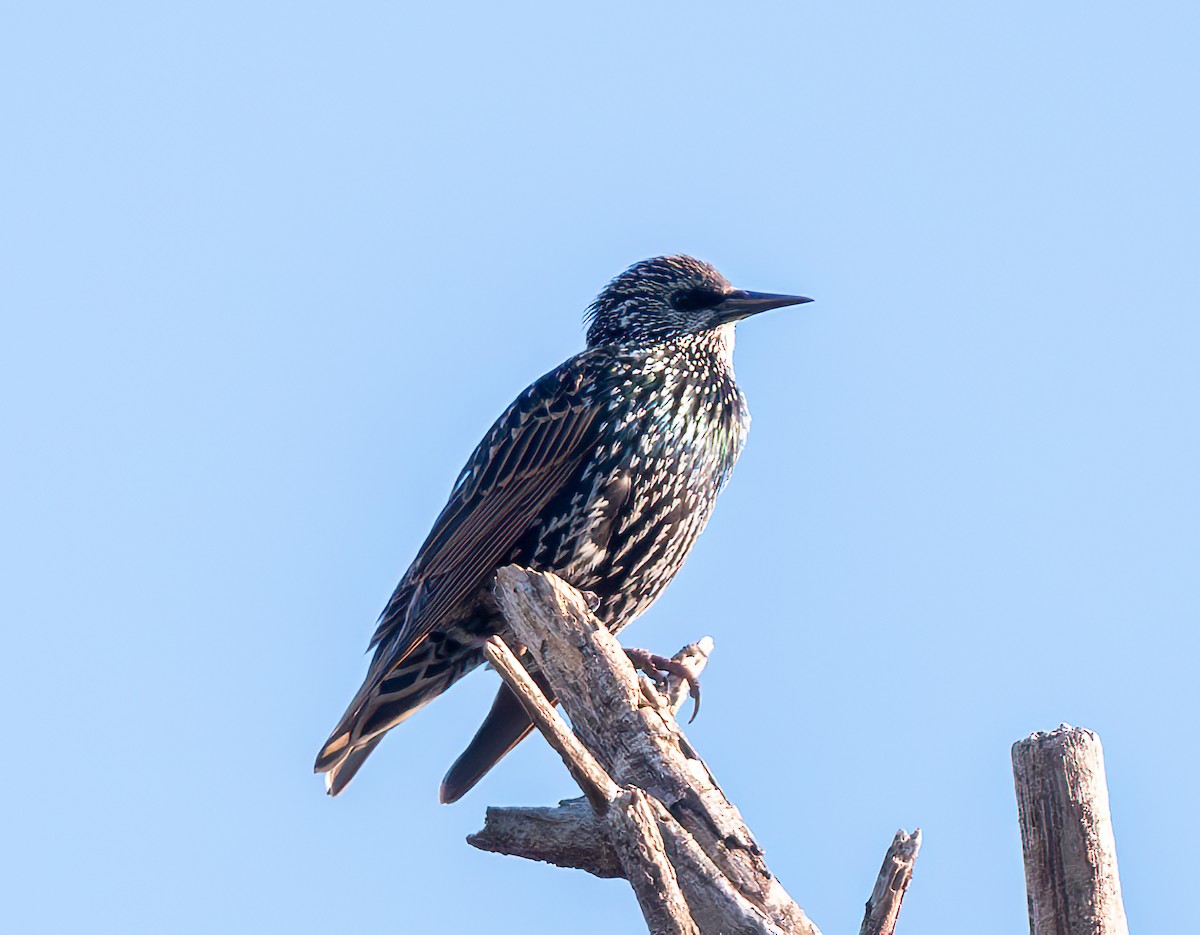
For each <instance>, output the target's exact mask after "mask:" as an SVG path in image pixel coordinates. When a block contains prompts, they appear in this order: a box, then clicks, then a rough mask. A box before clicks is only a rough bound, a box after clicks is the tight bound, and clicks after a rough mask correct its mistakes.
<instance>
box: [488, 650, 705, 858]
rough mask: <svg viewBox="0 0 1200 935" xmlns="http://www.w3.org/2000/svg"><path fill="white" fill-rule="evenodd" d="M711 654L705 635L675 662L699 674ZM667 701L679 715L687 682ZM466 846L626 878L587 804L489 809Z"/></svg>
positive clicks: (678, 682)
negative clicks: (480, 825)
mask: <svg viewBox="0 0 1200 935" xmlns="http://www.w3.org/2000/svg"><path fill="white" fill-rule="evenodd" d="M712 651H713V641H712V638H711V637H708V636H706V637H704V638H703V639H701V640H699V641H698V642H695V643H689V644H688V645H687V646H685V647H683V649H681V650H679V652H677V653H675V655H674V656H672V657H671V658H672V659H674V660H675V661H676V662H682V663H684V664H685V665H687V666H688V667H689V668H690V669H691V670H692V671H693V672H695V673H696V674H697V675H698V674H700V672H702V671H703V670H704V667H705V665H707V664H708V658H709V656H710V655H711V654H712ZM666 698H667V704H668V705H669V706H670V708H671V713H672V714H677V713H678V712H679V709H680V708H681V707H683V705H684V704H685V703H687V701H688V684H687V682H686V681H684V680H683V679H680V678H678V677H676V676H674V675H670V676H668V677H667V691H666ZM467 843H469V844H471V845H472V846H473V847H477V848H479V849H480V850H483V851H491V852H493V853H496V854H510V855H512V856H515V857H525V858H527V859H529V860H540V861H543V862H545V863H549V864H554V865H555V866H558V867H571V868H574V869H576V870H586V871H587V872H588V873H590V874H592V875H593V876H597V877H604V878H610V877H620V876H622V873H621V864H620V861H619V860H618V859H617V855H616V852H614V851H613V849H612V848H611V847H610V846H609V843H608V841H607V840H606V839H605V836H604V823H603V822H602V821H601V820H600V819H599V817H597V815H596V813H595V811H593V810H592V807H591V806H590V805H589V804H588V803H587V800H586V799H565V800H564V801H562V802H559V803H558V805H557V806H508V807H505V808H496V807H494V806H493V807H489V808H488V810H487V814H486V815H485V817H484V821H483V828H482V829H481V830H479V831H477V832H476V833H475V834H472V835H470V836H469V837H468V838H467ZM668 844H669V845H670V844H671V842H670V841H669V840H668ZM701 853H702V852H701Z"/></svg>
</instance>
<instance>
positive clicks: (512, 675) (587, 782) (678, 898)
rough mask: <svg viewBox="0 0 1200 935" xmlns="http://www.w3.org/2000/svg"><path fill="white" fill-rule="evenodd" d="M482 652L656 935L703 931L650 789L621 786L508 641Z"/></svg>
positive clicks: (489, 645) (495, 638)
mask: <svg viewBox="0 0 1200 935" xmlns="http://www.w3.org/2000/svg"><path fill="white" fill-rule="evenodd" d="M483 652H484V655H485V656H487V658H488V661H489V662H491V664H492V665H493V666H494V667H495V669H496V671H497V672H499V673H500V677H501V678H502V679H504V682H505V684H506V685H508V687H509V688H510V689H512V690H513V692H514V693H515V694H516V696H517V698H518V699H519V700H520V702H521V705H522V706H523V707H524V708H525V711H526V713H527V714H528V715H529V717H530V719H531V720H532V721H533V723H534V724H536V725H537V727H538V729H539V730H540V731H541V732H542V734H543V736H545V738H546V740H547V741H549V743H550V746H552V747H553V748H554V749H555V751H557V752H558V755H559V756H561V757H562V761H563V763H564V764H565V765H566V767H567V769H568V770H569V771H570V773H571V775H572V776H573V777H574V778H575V781H576V782H577V783H578V784H579V787H580V789H582V790H583V793H584V796H585V797H586V798H587V801H588V803H589V804H590V806H591V808H592V810H593V812H594V813H595V815H596V816H597V817H598V818H599V821H600V826H601V830H602V834H603V838H604V840H605V842H606V843H607V844H608V848H609V850H610V851H611V852H612V853H614V854H615V855H616V859H617V863H618V864H619V865H620V868H621V876H623V877H625V879H627V880H628V881H629V883H630V885H631V886H632V887H633V892H634V895H635V896H637V900H638V905H639V906H640V907H641V909H642V915H643V917H644V918H645V920H646V925H647V927H648V928H649V930H650V932H651V935H700V930H699V929H698V928H697V927H696V923H695V922H694V921H693V920H692V916H691V913H690V911H689V910H688V905H687V900H686V899H684V896H683V892H682V891H681V890H680V888H679V881H678V880H677V878H676V876H675V868H674V867H673V866H672V865H671V861H670V858H668V857H667V854H666V849H665V847H664V845H663V840H662V835H661V833H660V832H659V829H658V822H657V821H656V819H655V816H654V811H653V809H652V808H651V806H650V804H649V802H648V801H647V798H646V795H645V793H643V792H642V791H641V790H640V789H620V788H618V787H617V785H616V784H615V783H614V782H613V781H612V779H611V778H609V775H608V773H606V772H605V771H604V768H603V767H602V766H601V765H600V764H599V763H598V762H597V761H596V758H595V757H593V756H592V754H591V753H590V752H589V751H588V750H587V749H586V748H585V747H584V746H583V745H582V744H581V743H580V742H579V740H578V738H576V736H575V735H574V734H573V733H571V729H570V728H569V727H567V725H566V723H565V722H564V721H563V719H562V718H561V717H560V716H559V714H558V712H557V711H556V710H554V705H552V704H551V703H550V701H549V700H548V699H547V698H546V696H545V695H543V694H542V691H541V689H540V688H538V686H537V683H536V682H535V681H534V680H533V679H532V678H531V677H530V675H529V672H528V671H526V669H525V667H524V666H523V665H522V664H521V661H520V660H519V659H517V657H516V656H515V655H514V654H513V652H512V650H511V649H509V648H508V646H507V645H506V644H505V642H504V640H502V639H501V638H500V637H498V636H493V637H492V638H491V639H489V640H488V641H487V643H485V644H484V647H483ZM468 840H470V839H468Z"/></svg>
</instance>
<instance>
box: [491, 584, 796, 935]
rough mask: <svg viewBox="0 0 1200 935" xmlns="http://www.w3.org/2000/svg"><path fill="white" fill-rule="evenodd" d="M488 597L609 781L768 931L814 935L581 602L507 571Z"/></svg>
mask: <svg viewBox="0 0 1200 935" xmlns="http://www.w3.org/2000/svg"><path fill="white" fill-rule="evenodd" d="M495 590H496V595H497V598H498V600H499V602H500V606H501V608H502V609H503V611H504V614H505V618H506V621H507V622H508V624H509V626H510V627H511V628H512V630H513V632H514V634H515V636H516V638H517V639H518V640H520V642H521V643H522V644H523V645H524V646H526V647H527V649H528V650H529V652H530V653H531V655H532V656H533V658H534V660H535V661H536V662H537V664H538V665H539V667H540V668H541V670H542V671H543V673H545V675H546V677H547V679H548V680H549V682H550V685H551V686H552V687H553V689H554V691H555V694H556V695H557V696H558V698H559V700H560V702H561V704H562V706H563V708H564V709H565V710H566V712H567V714H568V715H569V716H570V718H571V724H572V726H573V727H574V729H575V733H576V734H577V735H578V736H579V739H580V740H581V741H582V742H583V745H584V746H585V747H586V748H588V749H589V750H590V751H591V752H592V753H593V754H594V755H595V757H596V759H597V760H598V761H599V762H600V764H601V765H602V767H603V768H604V769H605V771H606V772H607V773H608V775H609V776H611V777H612V779H613V780H614V781H615V782H616V783H617V784H618V785H621V786H625V787H634V788H638V789H641V790H643V791H645V792H646V793H647V794H648V795H649V796H651V797H652V798H653V799H656V800H657V801H658V802H660V803H662V805H663V806H665V809H666V811H667V812H668V813H669V815H670V817H671V818H672V819H673V820H674V821H675V822H677V823H678V825H679V826H681V828H682V830H683V831H685V832H686V833H687V835H688V836H689V837H690V838H691V839H693V840H694V842H695V844H696V845H697V846H698V850H699V852H700V853H702V854H703V855H704V857H705V859H706V860H707V861H709V862H710V863H711V864H712V865H713V866H714V867H715V869H716V871H717V875H718V876H720V877H723V878H725V879H726V880H727V881H728V883H729V884H730V886H731V888H732V890H733V891H735V892H736V893H737V894H738V895H739V896H740V898H742V899H743V900H744V901H746V902H747V903H748V904H749V905H750V906H751V907H752V908H753V909H754V910H755V912H756V913H757V914H759V915H760V916H761V917H765V919H766V920H769V923H768V924H769V925H771V926H772V927H773V928H775V929H777V930H779V931H783V932H789V933H799V935H819V930H818V929H817V927H816V926H815V925H814V924H813V923H812V922H811V921H810V920H809V919H808V917H807V916H806V915H805V914H804V911H803V910H802V909H801V908H800V907H799V906H798V905H797V904H796V903H795V902H794V901H793V900H792V899H791V897H790V896H788V894H787V893H786V891H785V890H784V889H783V887H782V886H781V885H780V883H779V881H778V880H777V879H776V878H775V876H774V875H773V874H772V873H771V872H770V870H769V869H768V868H767V866H766V862H765V861H764V859H763V854H762V849H761V848H760V847H759V846H758V843H757V842H756V841H755V840H754V837H753V835H752V834H751V833H750V830H749V829H748V828H747V827H746V825H745V822H744V821H743V820H742V818H741V815H740V814H739V813H738V811H737V809H736V808H734V806H733V805H732V804H731V803H730V802H729V801H728V799H726V798H725V795H724V793H723V792H722V791H721V789H720V787H719V786H718V785H717V783H716V780H715V779H714V778H713V777H712V775H711V773H710V772H709V771H708V768H707V767H706V766H705V764H704V762H703V761H702V760H701V759H700V758H699V757H698V756H697V755H696V754H695V751H694V750H692V748H691V746H690V744H688V742H687V741H686V739H685V738H684V737H683V734H682V733H681V731H680V729H679V726H678V724H676V722H675V719H674V717H673V716H672V715H671V713H670V710H669V708H668V707H667V706H666V705H662V704H656V703H654V702H653V701H651V700H649V699H647V697H646V696H645V692H644V690H643V688H642V683H641V681H640V680H639V678H638V676H637V673H636V672H635V671H634V669H633V666H632V664H631V663H630V662H629V660H628V658H627V657H626V655H625V653H624V651H623V650H622V649H621V646H620V644H619V643H618V642H617V641H616V638H615V637H614V636H613V635H612V634H611V633H609V632H608V630H607V629H606V628H605V627H604V626H603V625H602V624H600V623H599V621H597V620H596V619H595V618H594V617H593V616H592V615H591V613H590V612H589V611H588V608H587V604H586V602H585V601H584V599H583V598H582V596H581V595H580V594H579V593H578V592H577V591H575V590H574V589H573V588H571V587H570V586H569V585H567V584H565V583H564V582H562V581H561V580H559V579H558V578H556V577H555V576H553V575H548V574H542V573H537V572H529V571H525V570H524V569H520V568H517V567H515V566H510V567H508V568H504V569H501V571H500V572H499V574H498V575H497V581H496V589H495ZM535 687H536V686H535ZM685 892H686V889H685ZM694 910H695V906H693V911H694ZM697 921H699V920H697ZM744 930H746V929H742V928H737V929H725V930H724V931H744ZM758 930H759V931H761V930H762V929H758ZM704 931H706V932H707V931H713V932H717V931H722V930H721V929H717V928H714V929H704Z"/></svg>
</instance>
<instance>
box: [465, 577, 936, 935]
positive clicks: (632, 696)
mask: <svg viewBox="0 0 1200 935" xmlns="http://www.w3.org/2000/svg"><path fill="white" fill-rule="evenodd" d="M495 593H496V597H497V599H498V601H499V603H500V606H501V609H502V610H503V611H504V615H505V619H506V621H507V623H508V624H509V627H510V630H511V633H512V637H513V639H514V640H515V641H516V643H519V644H520V645H521V646H523V647H525V652H526V653H527V654H528V655H527V657H526V658H525V659H524V660H519V659H518V658H517V657H516V656H515V655H514V654H513V653H512V651H511V650H510V649H509V647H508V646H507V645H505V643H504V642H503V641H502V640H501V639H500V638H498V637H496V638H493V639H491V640H489V641H488V644H487V645H486V647H485V653H486V654H487V657H488V659H489V660H490V661H491V663H492V665H493V666H494V667H495V668H496V669H497V670H498V671H499V673H500V675H501V677H502V678H503V679H504V680H505V682H506V684H507V685H508V686H509V688H511V689H512V690H513V691H514V692H515V693H516V694H517V696H518V697H519V698H520V699H521V703H522V704H523V705H524V706H525V709H526V711H528V712H529V714H530V716H531V717H532V718H533V720H534V723H535V724H536V725H537V726H538V728H539V729H540V730H541V731H542V733H543V734H544V735H545V736H546V739H547V740H548V741H549V742H550V744H551V746H553V747H554V749H555V750H556V751H558V753H559V755H560V756H561V757H562V758H563V762H564V763H566V764H567V768H568V769H569V770H570V772H571V775H572V776H574V777H575V779H576V781H577V782H578V784H579V786H580V788H581V789H582V790H583V791H584V795H585V798H584V799H573V800H570V801H565V802H562V803H560V804H559V805H558V806H557V807H555V808H489V809H488V811H487V818H486V823H485V825H484V828H483V829H482V830H481V831H479V832H477V833H476V834H473V835H471V836H470V837H469V838H468V839H467V840H468V841H469V842H470V843H471V844H473V845H474V846H475V847H478V848H481V849H483V850H488V851H494V852H497V853H502V854H513V855H517V856H521V857H528V858H531V859H534V860H543V861H547V862H549V863H552V864H556V865H558V866H562V867H576V868H579V869H582V870H587V871H588V872H589V873H593V874H595V875H596V876H601V877H617V876H620V877H624V878H626V879H628V880H629V881H630V883H631V884H632V885H633V889H634V892H635V894H636V895H637V898H638V902H639V904H640V905H641V907H642V912H643V915H644V916H645V918H646V921H647V924H648V925H649V927H650V930H651V932H655V933H657V932H662V933H677V932H678V933H692V932H695V933H698V935H718V933H719V935H820V930H819V929H818V928H817V926H816V925H814V924H813V922H812V921H811V920H809V918H808V917H807V915H805V913H804V910H803V909H801V908H800V906H799V905H797V904H796V903H795V902H794V901H793V900H792V898H791V897H790V896H788V894H787V892H786V891H785V890H784V889H783V887H782V886H781V885H780V883H779V881H778V880H777V879H776V878H775V876H774V875H773V874H772V873H771V872H770V870H769V869H768V868H767V865H766V862H765V860H764V858H763V852H762V849H761V848H760V847H759V846H758V843H757V842H756V841H755V839H754V837H753V835H752V834H751V833H750V830H749V829H748V828H747V827H746V825H745V822H743V820H742V817H741V815H740V814H739V813H738V810H737V809H736V808H735V807H734V806H733V805H732V804H731V803H730V802H729V800H728V799H727V798H726V797H725V794H724V792H722V791H721V788H720V786H719V785H718V784H717V782H716V780H715V779H714V778H713V776H712V774H711V773H710V772H709V770H708V767H707V766H706V765H705V764H704V762H703V760H701V759H700V757H699V756H698V755H697V754H696V752H695V750H694V749H693V748H692V746H691V744H689V743H688V741H687V738H685V737H684V735H683V733H682V731H681V730H680V728H679V725H678V724H677V723H676V721H675V717H674V713H675V712H676V711H677V710H678V709H679V707H680V706H681V705H682V704H684V703H685V702H686V699H687V684H686V683H685V682H681V681H680V680H678V679H668V680H667V684H666V689H665V694H664V695H660V694H659V692H658V691H657V690H656V689H655V688H654V687H653V686H651V685H650V684H649V682H647V681H645V680H643V679H641V678H640V677H639V676H638V674H637V672H636V671H635V670H634V667H633V665H632V664H631V663H630V661H629V659H628V657H627V656H626V654H625V652H624V650H623V649H622V648H621V646H620V644H619V643H617V641H616V638H615V637H614V636H613V635H612V634H611V633H609V631H608V630H607V629H606V628H605V627H604V626H603V625H602V624H601V623H600V622H599V621H598V620H596V618H595V617H593V616H592V614H591V613H590V611H589V610H588V607H587V603H586V601H585V600H584V598H583V596H582V595H580V594H579V592H578V591H576V590H574V589H573V588H571V587H570V586H569V585H567V584H565V583H564V582H563V581H561V580H560V579H558V578H556V577H555V576H554V575H551V574H543V573H538V572H531V571H527V570H525V569H521V568H517V567H515V566H510V567H508V568H504V569H501V570H500V572H499V574H498V575H497V578H496V586H495ZM516 643H514V645H516ZM711 651H712V641H711V640H710V639H708V638H705V639H703V640H701V641H700V642H699V643H694V644H692V645H690V646H687V647H684V649H682V650H680V652H679V653H677V654H676V656H675V659H676V660H677V661H683V662H685V663H686V665H687V667H688V668H689V669H691V670H692V671H693V672H696V671H699V670H700V669H701V668H703V666H704V664H705V663H706V662H707V660H708V655H709V653H710V652H711ZM526 666H531V667H535V668H536V669H537V670H539V671H541V672H542V673H543V674H544V675H545V677H546V680H547V681H548V682H549V684H550V687H551V688H552V689H553V691H554V694H555V695H556V696H557V698H558V699H559V700H560V702H561V704H562V706H563V708H564V710H565V711H566V713H567V715H568V716H569V717H570V719H571V726H572V728H573V732H572V729H569V728H568V727H567V725H566V723H565V722H564V721H563V720H562V718H561V717H559V715H558V713H557V712H556V711H555V710H554V707H553V705H552V704H551V703H550V702H549V701H547V699H546V698H545V696H544V695H543V694H542V693H541V691H540V690H539V689H538V687H537V684H536V682H534V681H533V679H532V678H530V676H529V674H528V671H527V669H526ZM919 844H920V832H919V831H918V832H916V833H915V834H914V835H913V836H911V837H909V836H908V835H906V834H904V833H903V832H901V834H898V835H897V836H896V840H895V841H894V842H893V844H892V849H891V850H889V852H888V856H887V858H886V859H885V862H884V869H883V870H882V871H881V872H880V879H879V881H878V882H877V883H876V888H875V892H874V893H872V896H871V900H870V902H869V903H868V913H867V915H868V918H867V920H866V921H864V923H863V924H864V928H863V931H864V932H869V933H871V935H875V933H879V935H891V932H892V928H893V926H894V925H895V920H896V914H897V913H898V912H899V908H900V901H901V899H902V898H903V896H904V889H905V887H906V886H907V884H908V880H909V879H910V877H911V874H912V865H913V861H914V860H915V859H916V855H917V849H918V847H919ZM873 920H874V921H873ZM868 925H873V926H874V927H868Z"/></svg>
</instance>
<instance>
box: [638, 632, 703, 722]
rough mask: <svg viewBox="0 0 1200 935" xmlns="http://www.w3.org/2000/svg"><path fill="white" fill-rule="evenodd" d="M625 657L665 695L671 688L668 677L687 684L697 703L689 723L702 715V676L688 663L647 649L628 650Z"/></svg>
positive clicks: (693, 699) (692, 697) (689, 692)
mask: <svg viewBox="0 0 1200 935" xmlns="http://www.w3.org/2000/svg"><path fill="white" fill-rule="evenodd" d="M625 655H626V656H628V657H629V661H630V662H632V663H633V667H634V668H635V669H640V670H641V671H642V672H645V673H646V674H647V675H648V676H650V678H651V679H653V680H654V684H655V686H656V687H657V688H658V690H659V691H661V692H663V693H664V694H666V693H667V689H668V688H669V686H668V685H667V678H666V677H667V676H668V675H673V676H675V678H677V679H679V680H680V681H683V682H687V685H688V695H690V696H691V699H692V701H693V702H694V703H695V704H694V706H693V708H692V716H691V717H690V718H688V723H689V724H691V723H692V721H694V720H696V715H697V714H699V713H700V674H699V673H698V672H697V671H696V670H695V669H693V668H692V667H691V666H689V665H687V664H686V663H683V662H680V661H679V660H678V659H671V658H669V657H668V656H660V655H658V654H657V653H652V652H650V651H649V650H646V649H628V648H627V649H626V650H625Z"/></svg>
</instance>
